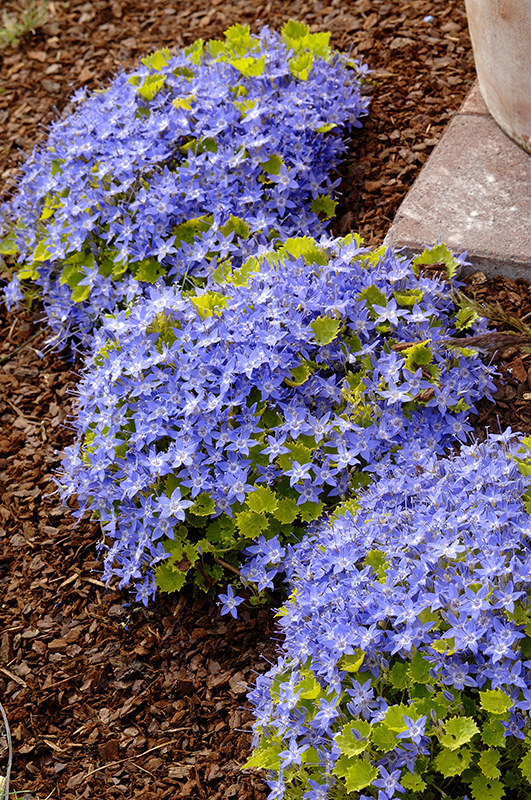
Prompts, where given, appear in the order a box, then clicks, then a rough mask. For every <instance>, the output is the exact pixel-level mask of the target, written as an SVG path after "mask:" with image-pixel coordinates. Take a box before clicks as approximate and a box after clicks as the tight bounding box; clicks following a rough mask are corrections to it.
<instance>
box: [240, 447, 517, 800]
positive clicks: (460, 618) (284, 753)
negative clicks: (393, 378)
mask: <svg viewBox="0 0 531 800" xmlns="http://www.w3.org/2000/svg"><path fill="white" fill-rule="evenodd" d="M530 443H531V441H530V440H529V439H527V440H524V446H522V442H521V441H520V438H519V437H514V436H513V437H511V436H510V435H507V434H504V435H502V436H494V435H491V436H489V437H488V438H487V440H486V441H485V442H484V443H482V444H478V443H476V444H472V445H466V446H462V448H461V451H460V453H459V454H458V455H453V456H451V457H448V458H440V457H437V455H436V453H434V452H433V450H432V449H431V448H428V447H426V446H425V444H424V442H423V441H422V440H418V441H414V442H412V443H411V444H410V445H409V446H405V447H403V448H402V449H401V450H400V451H399V452H398V453H397V454H396V456H395V459H394V463H393V461H392V460H391V459H390V458H387V459H385V460H384V461H382V462H381V464H380V465H378V466H377V467H376V469H375V471H376V473H377V478H375V481H374V482H373V483H372V484H371V485H370V486H369V487H368V488H367V489H365V490H363V491H361V492H360V493H359V496H358V498H357V500H356V502H355V503H353V502H350V503H347V505H346V507H344V508H343V509H342V510H340V511H338V513H336V514H335V515H334V516H333V518H332V519H331V520H330V521H325V522H320V523H317V524H315V525H314V526H313V530H312V531H311V532H309V533H308V534H307V535H306V536H305V537H304V539H303V540H302V541H301V542H300V543H299V544H298V545H297V546H295V547H290V548H279V549H278V550H277V552H276V553H275V557H274V558H271V556H270V554H269V549H268V548H267V545H266V543H265V542H264V543H262V546H261V547H255V548H253V552H254V553H255V555H254V558H255V559H258V560H259V563H260V564H261V566H262V568H263V569H265V570H270V572H271V574H274V573H275V572H276V571H277V570H281V571H285V572H286V577H287V586H288V591H289V597H288V600H287V601H286V603H285V604H284V606H283V607H282V608H281V610H280V628H281V630H282V631H283V633H284V636H285V638H284V641H283V644H282V646H281V653H280V657H279V659H278V663H277V665H276V666H274V667H273V668H272V669H271V671H270V672H269V673H268V674H266V675H265V676H262V677H260V678H259V679H258V681H257V686H256V688H255V689H254V690H253V692H252V693H251V695H250V698H251V700H252V701H253V703H254V705H255V716H256V722H255V732H256V734H257V741H258V750H257V751H256V753H255V754H254V755H253V756H252V758H251V759H250V762H249V764H250V765H252V766H260V767H266V768H268V769H269V770H271V772H272V773H273V775H272V777H271V778H270V780H269V785H270V788H271V792H270V794H269V798H290V799H291V798H294V799H295V798H307V800H318V799H319V800H325V798H343V797H352V798H354V797H356V798H360V800H362V798H363V800H369V798H379V800H384V798H398V797H407V798H416V797H422V798H426V800H432V799H434V798H439V797H447V798H452V800H457V799H458V798H463V797H464V796H467V795H468V796H469V797H470V796H471V797H473V798H475V800H480V798H501V797H503V796H505V793H506V792H507V793H508V794H507V796H508V797H511V798H515V800H516V798H524V797H526V796H527V795H528V793H529V785H530V784H531V736H530V728H531V724H530V719H529V709H530V707H531V703H530V698H531V661H530V660H529V656H530V655H531V638H530V631H531V629H530V628H529V590H530V586H531V551H530V546H529V534H530V532H531V518H530V516H529V502H527V503H526V498H525V495H526V492H527V497H529V491H528V486H529V478H528V477H527V478H524V477H523V474H522V473H524V474H525V475H529V473H530V467H529V463H528V461H527V463H526V461H525V453H526V452H528V450H527V448H528V447H529V444H530ZM526 445H527V448H526ZM522 459H523V460H522ZM522 783H523V785H522Z"/></svg>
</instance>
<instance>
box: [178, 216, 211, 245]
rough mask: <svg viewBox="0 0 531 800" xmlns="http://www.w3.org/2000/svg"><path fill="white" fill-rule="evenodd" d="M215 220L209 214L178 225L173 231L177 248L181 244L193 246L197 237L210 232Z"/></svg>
mask: <svg viewBox="0 0 531 800" xmlns="http://www.w3.org/2000/svg"><path fill="white" fill-rule="evenodd" d="M213 219H214V218H213V217H211V216H210V214H208V215H205V216H202V217H195V218H193V219H187V220H185V221H184V222H180V223H179V225H176V226H175V228H173V229H172V234H173V235H174V236H175V246H176V247H177V246H178V244H179V242H186V243H187V244H193V243H194V241H195V237H196V236H199V235H200V234H201V233H203V232H204V231H208V229H209V228H210V227H211V226H212V222H213Z"/></svg>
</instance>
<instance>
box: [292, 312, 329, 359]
mask: <svg viewBox="0 0 531 800" xmlns="http://www.w3.org/2000/svg"><path fill="white" fill-rule="evenodd" d="M310 327H311V328H312V329H313V332H314V339H315V341H316V342H317V344H330V342H333V341H334V339H335V338H336V337H337V334H338V333H339V329H340V328H341V320H340V319H334V318H333V317H326V316H323V317H317V319H316V320H314V321H313V322H311V323H310ZM292 371H293V370H292Z"/></svg>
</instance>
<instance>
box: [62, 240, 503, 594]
mask: <svg viewBox="0 0 531 800" xmlns="http://www.w3.org/2000/svg"><path fill="white" fill-rule="evenodd" d="M218 278H219V280H220V283H219V284H217V289H218V290H217V291H213V287H214V285H215V284H214V281H213V280H212V281H211V283H210V289H208V290H207V289H206V288H205V289H202V290H199V289H198V290H196V291H195V292H191V293H182V292H179V291H177V289H176V288H175V287H164V286H162V287H153V288H152V289H151V290H150V291H149V293H148V294H149V296H148V297H147V298H146V299H145V300H143V301H140V302H137V303H136V304H135V305H134V306H133V307H132V308H131V309H130V311H129V312H128V313H125V312H120V313H119V314H117V315H115V316H111V317H109V318H107V319H104V320H103V322H102V327H101V330H100V331H99V332H98V333H97V334H96V346H95V354H94V355H93V356H92V358H90V359H89V360H88V362H87V368H86V371H85V374H84V377H83V380H82V381H81V383H80V385H79V401H78V417H77V420H76V421H75V427H76V431H77V439H76V443H75V445H74V446H73V447H72V448H71V449H70V451H69V452H68V453H67V458H66V459H65V461H64V463H63V467H64V475H62V476H61V490H62V493H63V496H64V497H69V496H71V495H72V494H77V496H78V498H79V503H80V509H81V512H83V511H84V510H86V509H88V510H90V511H92V512H95V513H96V514H97V515H98V517H99V518H100V519H101V521H102V525H103V529H104V531H105V533H106V534H107V535H108V536H109V537H110V538H111V540H112V546H110V547H109V549H108V550H107V553H106V557H105V572H104V578H105V579H108V578H110V576H111V575H112V574H117V575H119V576H120V579H121V585H122V586H126V585H128V584H130V583H133V584H134V585H135V586H136V588H137V592H138V594H137V598H138V599H142V600H143V601H144V602H147V598H148V597H149V596H150V595H152V594H153V592H154V591H155V584H154V582H153V567H154V566H155V565H156V564H157V563H159V562H160V561H161V560H162V559H164V557H165V553H168V552H171V551H168V549H167V548H168V544H169V542H168V538H169V539H170V540H172V539H176V538H178V536H179V533H178V531H179V525H180V523H181V522H184V521H186V523H187V526H186V531H185V533H186V537H187V538H188V539H189V540H193V536H194V533H193V529H194V521H195V522H196V523H197V522H198V517H200V518H201V520H200V521H201V523H202V525H201V535H200V536H199V539H200V542H199V545H198V547H199V550H198V552H199V553H201V552H206V551H208V547H209V543H208V541H207V540H208V538H209V537H208V536H207V537H206V539H205V538H204V536H205V534H204V530H203V527H204V522H205V520H207V521H208V520H210V519H211V520H214V521H215V520H216V518H218V517H220V516H223V517H224V518H225V519H226V518H227V516H228V517H229V518H230V519H232V523H231V525H232V529H233V531H234V530H236V531H237V533H238V539H239V545H240V547H241V546H243V545H244V544H245V543H246V542H247V543H248V541H249V539H253V538H255V537H256V536H257V535H258V534H259V533H260V532H263V530H264V528H265V527H267V523H266V522H265V521H264V515H263V513H260V512H264V511H270V512H271V513H275V514H276V520H277V523H278V524H277V523H275V524H277V528H276V530H278V531H280V530H284V531H285V530H286V524H290V523H292V522H293V521H294V520H295V519H296V518H297V517H300V519H302V520H303V521H307V520H308V519H311V518H313V516H317V515H318V514H319V513H320V512H321V511H322V510H323V508H324V507H326V508H328V509H329V508H333V507H334V506H335V505H337V503H338V502H340V501H341V499H342V498H343V497H344V496H345V495H346V494H347V492H348V491H349V488H350V487H351V486H352V485H353V481H354V483H355V482H356V480H357V478H359V477H360V471H361V470H366V468H369V469H374V465H375V464H376V463H378V462H380V461H382V459H384V457H385V456H386V454H389V453H390V452H391V451H394V450H396V449H397V447H404V446H408V445H410V444H411V443H412V442H416V441H427V442H428V443H429V445H430V446H431V447H432V448H433V452H434V453H442V452H444V447H445V445H447V444H448V443H449V442H451V441H452V440H456V439H457V440H463V439H464V437H465V433H466V432H467V431H468V430H470V426H469V424H468V422H467V421H466V417H467V413H468V412H469V411H470V409H473V408H474V403H475V402H476V401H477V400H478V399H479V398H480V397H483V396H485V395H488V394H489V393H490V391H491V390H492V388H493V385H492V381H491V370H490V369H489V368H488V367H486V366H485V365H484V364H483V363H482V361H481V360H480V359H479V358H478V356H477V354H475V353H473V352H472V351H468V353H467V352H466V351H461V352H460V351H454V350H449V349H447V348H446V347H445V346H444V342H443V340H444V338H445V337H447V336H448V335H450V336H451V335H452V333H453V331H454V328H453V322H452V314H453V313H454V311H455V309H454V306H453V303H452V301H451V300H450V299H449V292H448V289H449V285H450V284H449V283H447V282H444V281H442V280H439V279H437V278H435V279H432V278H429V277H425V276H423V275H422V274H421V275H420V276H418V277H416V276H415V274H414V273H413V271H412V269H411V266H410V265H409V262H407V261H406V260H405V259H403V258H400V257H397V256H396V255H395V254H393V253H392V251H390V250H385V249H382V251H381V252H379V253H370V252H368V251H367V250H365V249H364V248H362V247H360V246H359V240H358V239H356V238H355V237H352V236H349V237H347V238H346V239H345V240H334V239H329V238H323V239H322V240H321V241H320V243H319V244H317V243H316V242H315V241H313V240H311V239H309V238H308V237H302V238H298V239H288V240H286V242H285V243H284V244H283V245H280V244H277V245H276V247H275V248H269V249H263V251H262V252H260V251H257V253H256V257H255V258H251V259H250V260H248V261H247V262H246V264H245V265H244V267H242V269H240V270H238V271H235V272H232V273H231V274H230V275H228V274H226V273H223V276H221V274H220V275H219V276H218ZM394 346H396V347H397V348H398V349H393V347H394ZM371 465H372V466H371ZM260 487H262V488H261V493H260V492H259V491H258V489H260ZM266 490H267V491H266ZM264 492H266V494H264ZM255 493H256V497H255V498H254V499H253V495H254V494H255ZM266 495H267V496H268V497H269V500H268V503H266V506H267V507H266V506H264V507H262V506H260V505H259V504H258V499H257V498H261V499H260V502H261V503H263V502H265V499H264V498H265V497H266ZM308 509H311V510H312V515H313V516H308V511H307V510H308ZM81 512H80V513H81ZM230 519H229V521H230ZM216 526H217V527H216ZM274 532H275V528H269V529H268V535H269V536H270V535H273V533H274ZM210 533H211V534H212V536H213V535H214V534H216V536H218V542H217V546H218V548H221V550H220V549H218V551H217V552H218V555H221V554H222V553H223V549H222V541H219V537H220V536H221V533H220V529H219V523H216V524H215V525H214V527H213V528H212V530H211V531H210ZM211 543H212V541H211ZM170 544H171V542H170ZM232 546H233V547H234V542H233V544H232ZM228 549H230V548H228ZM185 552H186V555H187V558H188V559H190V558H191V553H190V551H189V550H188V551H185ZM196 552H197V549H196ZM253 570H254V572H253ZM252 574H255V576H256V575H258V576H259V585H260V588H263V587H265V586H270V585H272V584H271V581H270V575H269V574H268V573H267V572H266V571H265V570H263V569H261V567H260V563H259V562H256V564H255V563H252V564H251V565H250V566H249V567H248V570H247V575H248V577H251V575H252Z"/></svg>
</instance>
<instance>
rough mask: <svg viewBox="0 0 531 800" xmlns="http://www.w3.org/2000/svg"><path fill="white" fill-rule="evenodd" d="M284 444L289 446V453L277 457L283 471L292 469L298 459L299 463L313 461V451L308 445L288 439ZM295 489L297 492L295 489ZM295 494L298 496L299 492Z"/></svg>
mask: <svg viewBox="0 0 531 800" xmlns="http://www.w3.org/2000/svg"><path fill="white" fill-rule="evenodd" d="M284 446H285V447H287V448H289V453H282V454H281V455H279V456H278V458H277V461H278V463H279V464H280V467H281V469H282V471H283V472H286V470H288V469H291V468H292V466H293V462H294V461H296V462H297V463H298V464H311V462H312V461H313V459H312V451H311V450H310V448H309V447H306V445H304V444H302V443H301V442H290V441H289V439H288V440H287V441H286V442H284ZM293 491H294V492H295V490H293ZM294 496H295V497H298V494H295V495H294Z"/></svg>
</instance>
